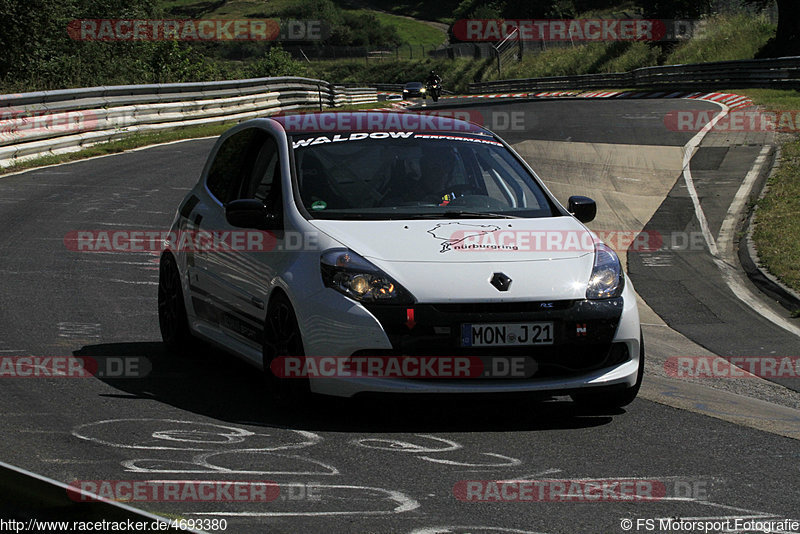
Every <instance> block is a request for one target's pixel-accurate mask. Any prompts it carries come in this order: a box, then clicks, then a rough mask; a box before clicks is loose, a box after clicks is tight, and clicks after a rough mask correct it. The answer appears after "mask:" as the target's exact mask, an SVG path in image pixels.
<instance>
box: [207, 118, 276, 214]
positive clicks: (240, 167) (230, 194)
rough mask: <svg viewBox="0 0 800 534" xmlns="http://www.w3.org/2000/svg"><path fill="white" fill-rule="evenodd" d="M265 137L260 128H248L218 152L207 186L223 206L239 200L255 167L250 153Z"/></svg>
mask: <svg viewBox="0 0 800 534" xmlns="http://www.w3.org/2000/svg"><path fill="white" fill-rule="evenodd" d="M265 135H266V134H265V133H264V132H262V131H261V130H259V129H258V128H248V129H247V130H242V131H241V132H238V133H237V134H234V135H232V136H230V137H229V138H228V139H226V140H225V142H223V143H222V146H221V147H220V148H219V150H218V151H217V155H216V157H215V158H214V162H213V163H212V164H211V168H210V169H209V171H208V178H207V179H206V184H207V185H208V190H209V191H211V194H212V195H214V196H215V197H217V199H218V200H219V201H220V202H222V203H223V204H227V203H228V202H230V201H231V200H233V199H235V198H239V190H240V188H241V186H242V182H243V181H244V180H245V179H246V178H249V176H250V171H251V169H252V166H253V160H252V157H250V153H251V152H252V149H253V147H254V146H255V144H256V143H257V142H258V141H259V139H263V138H264V136H265Z"/></svg>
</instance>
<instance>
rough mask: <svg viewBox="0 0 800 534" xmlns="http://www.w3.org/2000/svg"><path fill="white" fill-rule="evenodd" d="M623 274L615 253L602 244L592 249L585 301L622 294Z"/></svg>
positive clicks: (623, 285)
mask: <svg viewBox="0 0 800 534" xmlns="http://www.w3.org/2000/svg"><path fill="white" fill-rule="evenodd" d="M624 287H625V274H624V273H623V272H622V265H621V264H620V263H619V258H618V257H617V254H616V252H614V251H613V250H611V248H610V247H608V246H607V245H605V244H603V243H597V244H596V245H595V247H594V266H593V267H592V276H591V278H589V287H588V288H587V289H586V298H587V299H593V300H594V299H610V298H614V297H618V296H620V295H621V294H622V289H623V288H624Z"/></svg>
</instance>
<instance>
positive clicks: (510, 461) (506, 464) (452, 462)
mask: <svg viewBox="0 0 800 534" xmlns="http://www.w3.org/2000/svg"><path fill="white" fill-rule="evenodd" d="M481 454H482V455H484V456H491V457H493V458H499V459H501V460H506V461H504V462H503V463H488V464H486V463H483V464H476V463H470V462H457V461H455V460H445V459H443V458H431V457H430V456H420V458H422V459H423V460H427V461H429V462H433V463H435V464H444V465H457V466H459V467H512V466H515V465H522V460H520V459H519V458H512V457H510V456H503V455H502V454H495V453H493V452H482V453H481Z"/></svg>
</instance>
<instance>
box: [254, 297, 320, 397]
mask: <svg viewBox="0 0 800 534" xmlns="http://www.w3.org/2000/svg"><path fill="white" fill-rule="evenodd" d="M281 356H297V357H304V356H305V351H304V350H303V339H302V336H301V334H300V327H299V325H298V323H297V316H296V315H295V313H294V308H292V304H291V302H289V298H288V297H287V296H286V295H285V294H283V293H280V292H279V293H277V294H276V295H275V296H274V297H272V298H271V299H270V303H269V306H268V308H267V317H266V320H265V324H264V345H263V358H264V360H263V361H264V379H265V381H266V383H267V388H268V390H269V393H270V396H271V397H272V399H273V401H274V402H275V404H277V405H278V406H279V407H281V408H284V409H289V410H294V409H297V408H301V407H304V406H306V405H308V403H309V402H310V400H311V389H310V387H309V381H308V378H305V377H304V378H281V377H278V376H276V375H275V373H273V372H272V369H271V367H270V366H271V364H272V362H273V361H274V360H275V358H278V357H281Z"/></svg>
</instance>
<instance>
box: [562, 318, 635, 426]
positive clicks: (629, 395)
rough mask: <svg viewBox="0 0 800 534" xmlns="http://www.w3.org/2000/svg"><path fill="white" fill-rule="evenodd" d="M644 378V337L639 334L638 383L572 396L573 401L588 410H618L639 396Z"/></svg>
mask: <svg viewBox="0 0 800 534" xmlns="http://www.w3.org/2000/svg"><path fill="white" fill-rule="evenodd" d="M643 378H644V337H643V336H642V334H641V331H640V332H639V370H638V372H637V373H636V383H635V384H634V385H633V386H631V387H629V388H627V389H623V390H616V391H605V392H597V393H580V394H575V395H571V397H572V400H573V401H575V402H576V403H577V404H579V405H581V406H584V407H586V408H593V409H600V410H606V409H617V408H622V407H623V406H627V405H628V404H630V403H632V402H633V400H634V399H635V398H636V395H638V394H639V388H641V386H642V379H643Z"/></svg>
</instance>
